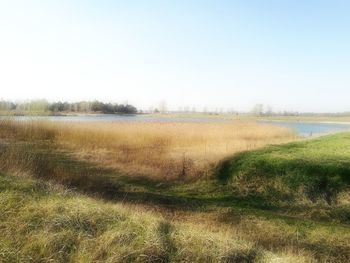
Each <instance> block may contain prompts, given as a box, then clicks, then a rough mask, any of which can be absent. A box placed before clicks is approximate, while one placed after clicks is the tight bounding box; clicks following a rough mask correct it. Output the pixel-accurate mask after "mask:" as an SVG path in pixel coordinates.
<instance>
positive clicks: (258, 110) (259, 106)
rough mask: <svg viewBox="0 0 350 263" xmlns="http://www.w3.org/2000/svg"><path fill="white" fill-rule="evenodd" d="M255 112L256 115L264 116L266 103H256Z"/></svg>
mask: <svg viewBox="0 0 350 263" xmlns="http://www.w3.org/2000/svg"><path fill="white" fill-rule="evenodd" d="M252 112H253V114H255V115H256V116H262V115H263V113H264V105H263V104H256V105H255V106H254V107H253V110H252Z"/></svg>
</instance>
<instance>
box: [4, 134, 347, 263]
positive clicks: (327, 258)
mask: <svg viewBox="0 0 350 263" xmlns="http://www.w3.org/2000/svg"><path fill="white" fill-rule="evenodd" d="M349 167H350V134H348V133H344V134H336V135H330V136H326V137H322V138H318V139H314V140H305V141H300V142H296V143H289V144H284V145H275V146H269V147H266V148H264V149H261V150H256V151H251V152H244V153H241V154H238V155H235V156H233V157H232V158H229V159H227V160H225V161H223V162H222V163H221V164H220V165H219V166H218V167H216V168H215V170H214V171H213V172H215V173H213V176H212V177H207V178H200V179H198V180H193V181H186V182H181V181H162V180H160V179H149V178H146V177H143V176H141V175H135V174H134V175H132V176H130V175H126V174H123V173H121V172H119V171H116V170H113V169H107V168H104V167H101V166H99V165H98V164H96V163H94V164H93V163H89V162H84V161H81V160H77V159H76V158H75V157H74V155H72V154H71V152H68V151H63V150H62V149H59V148H57V147H56V146H55V145H54V144H52V143H51V142H50V140H43V141H42V140H37V139H32V140H29V141H28V140H25V141H19V140H11V139H8V140H3V141H2V142H1V143H0V262H48V261H53V262H69V261H70V262H145V261H148V262H182V261H187V262H220V261H221V262H270V261H273V260H277V259H278V258H280V260H281V261H280V262H298V261H299V262H313V261H320V262H349V260H350V225H349V221H350V205H349V204H350V201H349V185H350V182H349V176H350V172H349V171H350V168H349ZM5 173H7V174H15V175H18V176H12V175H5ZM277 262H278V261H277Z"/></svg>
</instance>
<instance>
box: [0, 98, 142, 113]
mask: <svg viewBox="0 0 350 263" xmlns="http://www.w3.org/2000/svg"><path fill="white" fill-rule="evenodd" d="M0 111H17V112H37V113H39V112H42V113H45V112H49V113H68V112H77V113H81V112H83V113H89V112H93V113H105V114H115V113H119V114H135V113H137V112H138V111H137V108H136V107H135V106H133V105H130V104H117V103H104V102H101V101H97V100H95V101H79V102H61V101H58V102H48V101H46V100H32V101H27V102H13V101H5V100H0Z"/></svg>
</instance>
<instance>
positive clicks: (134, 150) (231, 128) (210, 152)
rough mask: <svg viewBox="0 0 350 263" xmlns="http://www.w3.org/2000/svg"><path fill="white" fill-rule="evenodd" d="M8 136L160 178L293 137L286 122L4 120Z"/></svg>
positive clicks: (193, 172)
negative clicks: (54, 145)
mask: <svg viewBox="0 0 350 263" xmlns="http://www.w3.org/2000/svg"><path fill="white" fill-rule="evenodd" d="M0 126H1V127H0V128H1V132H0V133H2V134H3V137H6V138H8V137H9V134H11V136H12V137H16V139H19V138H20V139H23V140H37V139H49V140H52V141H54V142H55V143H57V144H58V145H60V146H61V147H63V148H66V149H69V150H71V151H73V152H74V153H75V154H76V156H78V157H79V158H81V159H84V160H89V161H92V162H96V163H99V164H103V165H106V166H108V167H111V168H117V169H121V170H123V171H124V172H127V173H130V174H147V175H152V176H156V177H160V178H163V179H164V178H166V179H170V178H177V177H183V178H189V177H193V176H201V175H205V174H206V173H207V172H208V171H209V169H210V167H211V166H212V165H214V164H215V163H216V162H217V161H219V160H221V159H222V158H225V157H227V156H229V155H232V154H234V153H237V152H241V151H246V150H251V149H255V148H258V147H262V146H264V145H266V144H274V143H281V142H287V141H291V140H293V139H295V137H296V136H295V135H294V134H293V133H292V132H291V131H289V130H288V129H286V128H281V127H275V126H270V125H265V124H258V123H255V122H247V121H235V122H224V123H58V122H12V121H4V122H2V123H1V124H0Z"/></svg>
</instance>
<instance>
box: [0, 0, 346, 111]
mask: <svg viewBox="0 0 350 263" xmlns="http://www.w3.org/2000/svg"><path fill="white" fill-rule="evenodd" d="M349 12H350V2H349V1H339V0H328V1H324V0H317V1H316V0H307V1H305V0H284V1H280V0H266V1H261V0H255V1H253V0H227V1H225V0H211V1H206V0H176V1H175V0H174V1H170V0H159V1H157V0H148V1H136V0H124V1H117V0H114V1H112V0H61V1H54V0H46V1H44V0H42V1H35V0H22V1H18V0H8V1H6V0H0V99H1V98H2V99H10V100H30V99H41V98H46V99H48V100H49V101H57V100H67V101H77V100H93V99H98V100H102V101H104V102H119V103H121V102H128V103H131V104H134V105H136V106H137V107H139V108H143V109H147V108H149V107H157V105H158V104H159V103H160V102H161V101H165V102H166V103H167V106H168V108H169V109H174V110H176V109H178V108H180V107H186V106H188V107H191V108H192V107H196V109H197V110H201V109H203V108H204V107H206V108H208V109H214V108H224V109H235V110H239V111H247V110H250V109H251V108H252V107H253V106H254V105H255V104H256V103H263V104H265V105H270V106H272V108H273V109H275V110H293V111H303V112H342V111H350V74H349V73H350V16H349Z"/></svg>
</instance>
